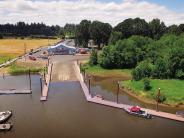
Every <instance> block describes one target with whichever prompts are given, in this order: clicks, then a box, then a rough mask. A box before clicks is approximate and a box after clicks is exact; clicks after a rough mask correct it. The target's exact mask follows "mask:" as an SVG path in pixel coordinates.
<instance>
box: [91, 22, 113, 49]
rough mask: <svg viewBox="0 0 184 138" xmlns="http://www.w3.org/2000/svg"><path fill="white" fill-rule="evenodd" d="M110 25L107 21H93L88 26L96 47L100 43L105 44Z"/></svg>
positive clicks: (108, 35)
mask: <svg viewBox="0 0 184 138" xmlns="http://www.w3.org/2000/svg"><path fill="white" fill-rule="evenodd" d="M111 30H112V27H111V26H110V24H108V23H102V22H99V21H93V22H92V24H91V26H90V35H91V38H92V39H93V40H94V41H95V43H96V44H97V45H98V49H100V45H101V44H103V45H104V44H107V43H108V40H109V37H110V34H111Z"/></svg>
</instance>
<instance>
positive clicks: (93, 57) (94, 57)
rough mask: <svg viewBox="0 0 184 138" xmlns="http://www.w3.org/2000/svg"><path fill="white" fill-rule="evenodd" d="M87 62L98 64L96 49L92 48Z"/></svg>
mask: <svg viewBox="0 0 184 138" xmlns="http://www.w3.org/2000/svg"><path fill="white" fill-rule="evenodd" d="M89 63H90V65H97V64H98V53H97V50H95V49H92V52H91V55H90V60H89Z"/></svg>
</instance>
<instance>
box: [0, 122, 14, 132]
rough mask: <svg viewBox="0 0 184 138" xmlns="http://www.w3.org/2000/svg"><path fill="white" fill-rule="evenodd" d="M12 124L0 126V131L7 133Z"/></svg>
mask: <svg viewBox="0 0 184 138" xmlns="http://www.w3.org/2000/svg"><path fill="white" fill-rule="evenodd" d="M12 126H13V124H12V123H6V124H0V131H8V130H10V129H11V128H12Z"/></svg>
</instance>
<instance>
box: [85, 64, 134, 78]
mask: <svg viewBox="0 0 184 138" xmlns="http://www.w3.org/2000/svg"><path fill="white" fill-rule="evenodd" d="M83 67H84V68H86V72H87V73H89V74H91V75H95V76H101V77H127V78H131V70H130V69H104V68H102V67H100V66H90V65H89V64H84V65H83Z"/></svg>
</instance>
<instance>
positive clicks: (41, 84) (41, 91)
mask: <svg viewBox="0 0 184 138" xmlns="http://www.w3.org/2000/svg"><path fill="white" fill-rule="evenodd" d="M40 88H41V95H42V78H41V77H40Z"/></svg>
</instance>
